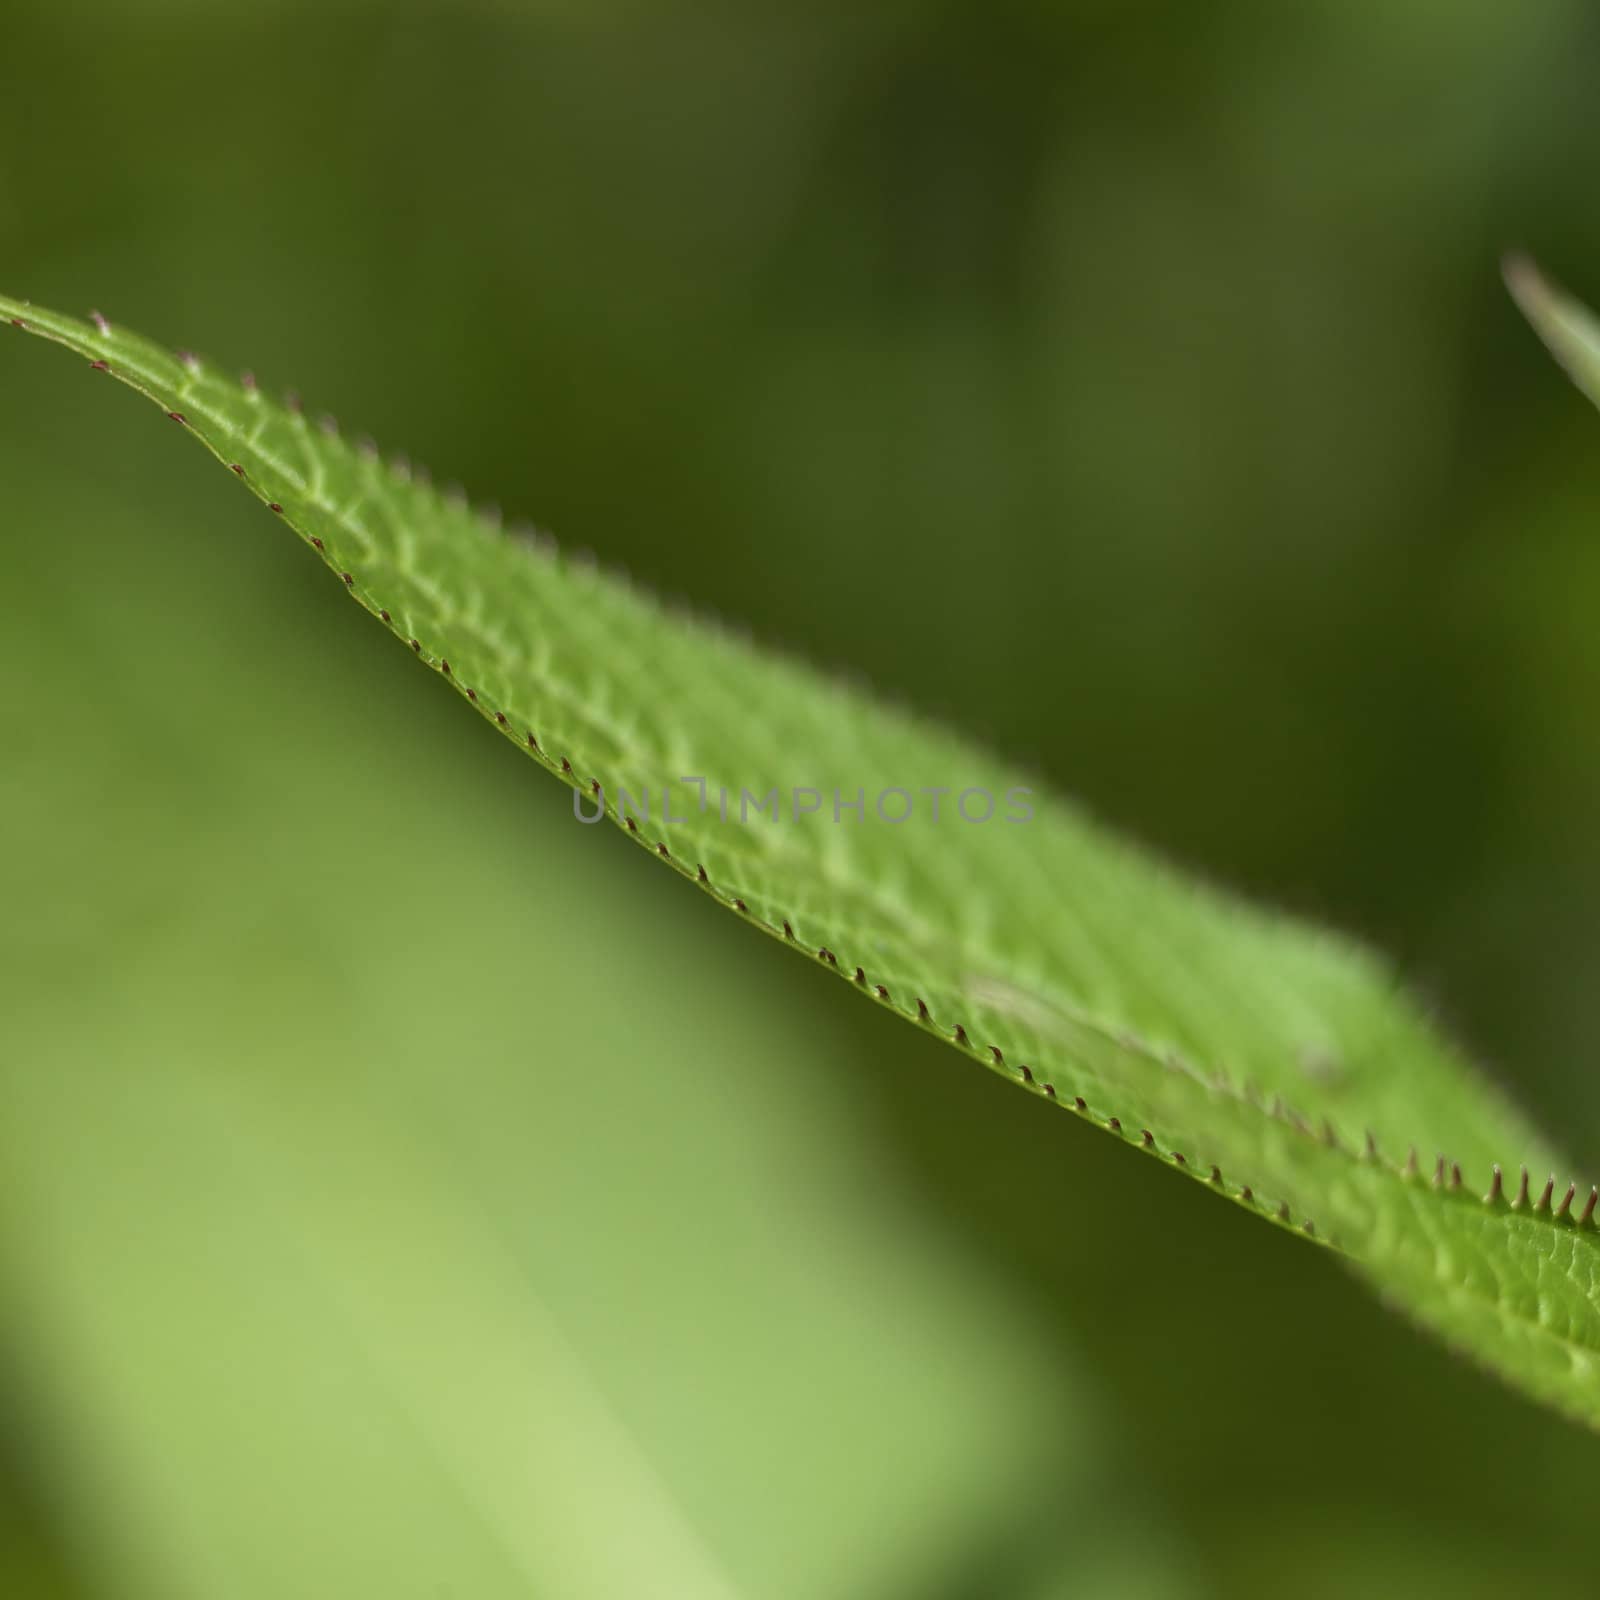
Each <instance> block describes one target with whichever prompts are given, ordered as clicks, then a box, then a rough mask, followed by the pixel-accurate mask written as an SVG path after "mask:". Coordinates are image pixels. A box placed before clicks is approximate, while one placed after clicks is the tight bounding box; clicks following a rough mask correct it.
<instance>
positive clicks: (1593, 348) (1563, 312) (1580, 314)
mask: <svg viewBox="0 0 1600 1600" xmlns="http://www.w3.org/2000/svg"><path fill="white" fill-rule="evenodd" d="M1505 273H1506V287H1507V288H1509V289H1510V290H1511V293H1512V296H1513V297H1514V298H1515V300H1516V302H1517V304H1518V305H1519V306H1521V307H1522V312H1523V315H1524V316H1526V317H1527V319H1528V321H1529V322H1531V323H1532V324H1533V326H1534V330H1535V331H1536V332H1537V333H1538V335H1539V337H1540V338H1541V339H1543V340H1544V342H1545V343H1546V344H1547V345H1548V346H1549V347H1550V353H1551V354H1552V355H1553V356H1554V357H1555V358H1556V360H1557V361H1559V362H1560V363H1561V365H1562V366H1563V367H1565V368H1566V369H1567V373H1568V375H1569V376H1570V377H1571V379H1572V381H1573V382H1574V383H1575V384H1577V386H1578V387H1579V388H1580V389H1582V390H1583V392H1584V393H1585V394H1586V395H1588V397H1589V398H1590V399H1591V400H1593V401H1594V402H1595V404H1596V405H1600V322H1596V320H1595V318H1594V315H1593V313H1592V312H1591V311H1590V310H1589V308H1588V307H1587V306H1585V305H1583V304H1581V303H1580V302H1579V301H1577V300H1574V299H1573V298H1572V297H1571V296H1570V295H1568V294H1566V293H1564V292H1563V291H1562V290H1560V289H1558V288H1557V287H1556V286H1555V285H1554V284H1553V283H1551V282H1550V281H1549V280H1548V279H1547V278H1545V276H1544V275H1543V274H1542V273H1541V272H1540V271H1539V269H1538V268H1537V267H1536V266H1535V265H1534V264H1533V263H1532V262H1531V261H1529V260H1528V259H1527V257H1525V256H1512V257H1510V258H1509V259H1508V260H1507V261H1506V266H1505Z"/></svg>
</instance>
